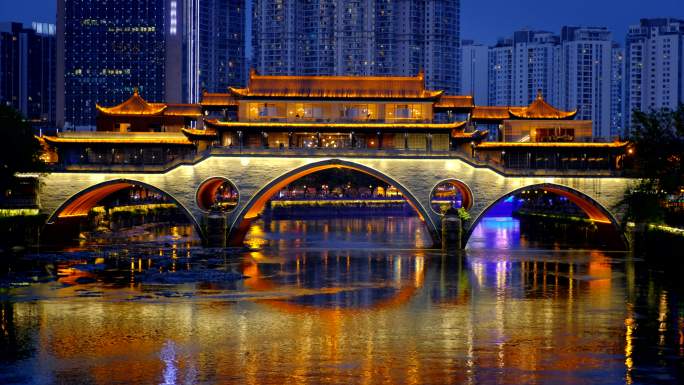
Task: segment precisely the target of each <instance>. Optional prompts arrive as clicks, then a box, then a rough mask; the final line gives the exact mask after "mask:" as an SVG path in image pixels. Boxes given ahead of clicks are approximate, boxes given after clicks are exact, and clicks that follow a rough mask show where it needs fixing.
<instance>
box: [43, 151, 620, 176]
mask: <svg viewBox="0 0 684 385" xmlns="http://www.w3.org/2000/svg"><path fill="white" fill-rule="evenodd" d="M210 156H257V157H259V156H262V157H272V156H280V157H319V158H328V157H343V158H406V159H458V160H461V161H463V162H466V163H468V164H470V165H471V166H473V167H479V168H488V169H491V170H493V171H496V172H498V173H500V174H502V175H507V176H559V177H563V176H567V177H571V176H601V177H625V176H629V171H628V170H610V169H588V170H578V169H520V168H507V167H504V166H503V165H501V164H498V163H494V162H487V161H484V160H481V159H477V158H473V157H472V156H470V154H467V153H465V152H462V151H458V150H449V151H426V150H411V149H407V150H404V149H360V148H359V149H350V148H324V149H322V148H316V149H307V148H238V147H210V148H208V149H207V150H205V151H201V152H197V153H194V154H190V155H186V156H181V157H177V158H175V159H173V160H172V161H170V162H167V163H164V164H127V165H124V164H80V165H79V164H72V165H66V166H65V165H54V166H53V167H52V168H51V169H50V171H55V172H57V171H70V172H79V171H81V172H86V171H87V172H122V173H123V172H125V173H137V172H140V173H156V172H165V171H169V170H171V169H173V168H175V167H178V166H181V165H192V164H195V163H198V162H199V161H201V160H203V159H206V158H207V157H210Z"/></svg>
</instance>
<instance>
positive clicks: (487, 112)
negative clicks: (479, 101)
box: [470, 106, 512, 121]
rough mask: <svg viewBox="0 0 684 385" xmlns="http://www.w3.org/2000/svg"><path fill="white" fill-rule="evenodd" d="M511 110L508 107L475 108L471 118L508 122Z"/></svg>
mask: <svg viewBox="0 0 684 385" xmlns="http://www.w3.org/2000/svg"><path fill="white" fill-rule="evenodd" d="M511 108H512V107H508V106H504V107H499V106H492V107H490V106H475V107H474V108H473V112H472V114H471V115H470V118H471V119H472V120H492V121H495V120H506V119H510V118H511V114H510V112H509V111H510V109H511Z"/></svg>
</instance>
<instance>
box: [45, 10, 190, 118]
mask: <svg viewBox="0 0 684 385" xmlns="http://www.w3.org/2000/svg"><path fill="white" fill-rule="evenodd" d="M172 3H173V4H175V7H173V6H172ZM174 8H178V4H177V3H176V1H174V0H140V1H130V0H107V1H97V0H82V1H81V0H79V1H75V0H59V1H58V8H57V35H58V42H57V45H58V51H57V52H58V70H57V73H58V83H57V95H58V98H57V101H58V105H57V114H58V115H57V124H58V125H59V126H60V127H64V128H65V129H68V130H93V129H94V128H95V111H96V109H95V105H96V103H103V104H108V105H109V104H118V103H121V102H123V101H124V100H126V99H127V98H128V97H129V96H130V95H131V94H132V93H133V91H134V89H139V90H140V91H141V92H143V93H144V94H145V95H147V97H148V98H149V99H150V100H152V101H162V100H167V99H170V100H173V99H179V98H180V95H181V94H180V87H179V86H176V85H175V84H177V83H178V79H180V78H181V76H180V74H181V71H180V63H177V62H176V63H174V62H173V61H172V60H170V59H172V58H173V57H174V56H175V55H174V50H173V49H171V48H170V47H169V45H170V42H171V41H173V40H176V41H178V42H180V41H181V39H180V34H179V33H180V29H178V27H177V26H176V25H177V23H178V21H177V20H176V18H177V15H179V14H173V13H172V12H171V10H172V9H174ZM174 20H175V21H174ZM176 52H181V51H180V50H179V49H176ZM171 67H176V71H172V69H171ZM169 79H173V82H171V81H170V80H169ZM167 81H168V84H167ZM172 87H174V88H177V89H176V90H175V91H174V92H171V91H172V90H171V88H172Z"/></svg>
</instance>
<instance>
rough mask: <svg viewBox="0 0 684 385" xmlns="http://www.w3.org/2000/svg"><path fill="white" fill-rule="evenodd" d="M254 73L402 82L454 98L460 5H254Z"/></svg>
mask: <svg viewBox="0 0 684 385" xmlns="http://www.w3.org/2000/svg"><path fill="white" fill-rule="evenodd" d="M252 24H253V31H254V32H253V46H254V66H255V68H256V69H257V70H258V71H259V73H263V74H271V75H365V76H368V75H400V76H410V75H413V74H416V73H418V71H420V70H424V71H425V81H426V85H427V86H428V87H429V88H431V89H440V90H444V91H445V92H446V93H447V94H457V93H458V92H459V85H460V80H459V77H460V76H459V72H460V64H461V63H460V59H459V56H460V50H459V46H460V0H448V1H425V2H423V1H394V2H389V1H386V2H385V1H382V2H381V1H370V0H362V1H339V0H315V1H302V0H256V1H254V18H253V23H252Z"/></svg>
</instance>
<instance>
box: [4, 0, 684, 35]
mask: <svg viewBox="0 0 684 385" xmlns="http://www.w3.org/2000/svg"><path fill="white" fill-rule="evenodd" d="M56 3H57V0H18V1H17V0H0V21H7V20H16V21H22V22H30V21H49V22H54V20H55V8H56ZM461 4H462V16H461V17H462V23H463V24H462V33H463V38H472V39H475V40H478V41H482V42H484V43H493V42H495V41H496V39H497V37H502V36H508V35H509V34H510V33H511V32H512V31H513V30H516V29H519V28H523V27H530V28H534V29H545V30H550V31H553V32H558V31H560V27H561V26H562V25H596V26H607V27H608V28H610V29H611V30H612V31H613V33H614V38H615V39H616V40H618V41H620V42H622V41H623V40H624V35H625V33H626V31H627V27H628V26H629V25H630V24H634V23H637V22H638V20H639V19H640V18H643V17H677V18H682V19H684V1H683V0H568V1H558V0H461Z"/></svg>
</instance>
